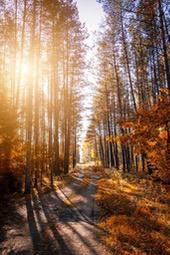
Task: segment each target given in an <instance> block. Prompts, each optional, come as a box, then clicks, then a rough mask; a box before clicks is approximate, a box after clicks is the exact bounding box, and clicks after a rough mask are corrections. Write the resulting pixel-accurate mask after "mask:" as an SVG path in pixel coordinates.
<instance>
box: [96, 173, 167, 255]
mask: <svg viewBox="0 0 170 255" xmlns="http://www.w3.org/2000/svg"><path fill="white" fill-rule="evenodd" d="M169 195H170V192H169V188H168V186H162V185H161V184H155V183H153V182H152V181H150V180H139V179H135V178H134V177H131V178H130V180H129V178H122V177H121V175H119V174H118V173H115V174H113V176H112V178H110V179H108V178H103V179H100V180H99V181H98V192H97V196H96V198H97V202H98V205H99V206H100V207H101V220H100V226H101V227H102V228H104V229H106V230H108V231H109V232H110V235H108V236H107V237H105V236H102V237H101V238H102V239H103V240H104V241H105V242H106V244H107V245H109V246H111V247H112V249H113V254H120V255H121V254H123V255H125V254H129V255H137V254H143V255H144V254H150V255H158V254H160V255H166V254H170V242H169V240H170V214H169V205H170V199H169V198H170V196H169Z"/></svg>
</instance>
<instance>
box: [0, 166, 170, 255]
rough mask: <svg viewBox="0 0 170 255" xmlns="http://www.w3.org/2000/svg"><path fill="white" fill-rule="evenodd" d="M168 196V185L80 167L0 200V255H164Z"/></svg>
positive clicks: (168, 246) (169, 234) (168, 249)
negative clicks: (23, 193)
mask: <svg viewBox="0 0 170 255" xmlns="http://www.w3.org/2000/svg"><path fill="white" fill-rule="evenodd" d="M98 170H100V171H98ZM169 198H170V188H169V186H165V185H161V184H159V183H154V182H153V181H152V180H147V179H139V178H135V177H133V176H130V175H129V176H122V175H120V174H119V173H118V172H117V171H113V170H109V169H108V170H107V169H105V170H102V171H101V169H96V168H94V167H92V166H83V165H82V166H81V167H79V168H78V169H77V171H76V172H74V173H72V174H70V175H69V176H68V177H64V178H61V179H58V180H57V181H56V182H55V187H54V189H53V190H51V189H50V188H49V184H48V182H47V183H45V185H44V188H43V189H42V190H41V191H37V190H34V192H33V194H32V195H31V196H26V197H24V196H19V195H16V194H15V195H13V196H12V197H11V198H10V199H9V200H8V202H6V201H5V200H4V202H2V201H1V204H0V254H1V255H8V254H9V255H15V254H23V255H24V254H25V255H33V254H37V255H38V254H40V255H41V254H42V255H48V254H49V255H53V254H55V255H80V254H81V255H109V254H113V255H128V254H129V255H158V254H159V255H168V254H170V243H169V240H170V214H169V210H168V209H169V205H170V199H169Z"/></svg>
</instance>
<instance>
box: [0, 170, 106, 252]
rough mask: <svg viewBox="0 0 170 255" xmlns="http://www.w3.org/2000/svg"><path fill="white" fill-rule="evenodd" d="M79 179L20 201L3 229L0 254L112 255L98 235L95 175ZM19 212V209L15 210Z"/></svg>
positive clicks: (82, 175)
mask: <svg viewBox="0 0 170 255" xmlns="http://www.w3.org/2000/svg"><path fill="white" fill-rule="evenodd" d="M84 171H85V169H84V168H82V169H81V171H80V173H79V175H78V176H77V177H75V178H71V179H69V181H68V182H67V181H66V184H67V185H66V186H65V187H63V188H60V189H58V190H57V191H50V192H47V193H45V194H42V193H38V192H36V193H34V194H33V195H32V196H27V197H26V198H25V200H23V201H22V200H21V201H20V204H19V205H17V204H16V205H15V206H14V205H13V206H14V207H15V210H14V211H15V213H14V212H12V211H11V213H8V214H9V215H8V217H7V220H6V223H5V225H4V226H3V233H4V234H3V238H1V239H2V240H1V244H0V254H2V255H7V254H10V255H14V254H25V255H27V254H28V255H32V254H40V255H41V254H42V255H45V254H49V255H51V254H52V255H53V254H56V255H109V254H111V253H110V252H109V251H108V249H107V248H106V247H105V246H104V245H103V244H102V243H101V241H100V240H99V238H98V234H100V232H103V230H101V229H99V228H98V226H97V224H96V223H97V218H98V216H99V211H98V208H97V206H96V203H95V192H96V179H97V178H96V175H95V174H94V173H92V174H91V176H90V178H89V180H88V181H84ZM16 208H17V209H16Z"/></svg>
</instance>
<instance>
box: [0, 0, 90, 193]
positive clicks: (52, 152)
mask: <svg viewBox="0 0 170 255" xmlns="http://www.w3.org/2000/svg"><path fill="white" fill-rule="evenodd" d="M0 29H1V33H0V93H1V95H0V97H1V98H0V109H1V113H0V114H1V116H0V118H1V120H0V121H1V122H2V123H0V146H1V152H0V153H1V154H2V155H4V157H5V155H6V163H4V160H3V158H2V157H1V158H0V168H1V170H0V171H1V172H0V175H1V176H2V175H3V172H10V171H13V170H12V169H13V164H14V165H15V164H17V162H16V161H15V157H16V155H15V154H17V153H18V152H17V150H19V151H20V154H19V155H20V160H21V161H22V168H21V169H20V175H21V176H23V174H24V173H23V172H24V171H25V191H26V193H30V190H31V187H32V186H35V187H37V186H38V185H40V184H42V180H43V177H45V176H48V177H49V179H50V182H51V186H53V177H54V175H59V174H61V173H65V174H67V173H68V171H69V167H70V165H72V164H73V166H74V167H75V165H76V160H77V158H78V153H79V146H78V142H79V132H80V121H81V116H80V108H81V101H80V98H81V95H80V91H81V89H80V88H81V85H82V75H83V71H84V68H85V62H84V54H85V50H86V47H85V44H84V39H85V38H86V33H85V29H84V28H83V26H82V25H81V24H80V21H79V17H78V10H77V7H76V4H75V3H74V2H73V1H72V0H69V1H65V0H63V1H45V0H22V1H18V0H13V1H5V0H4V1H3V0H2V1H0ZM4 97H5V98H6V99H5V101H4V100H2V98H4ZM3 104H5V105H3ZM9 109H10V110H9ZM10 112H13V113H14V114H13V115H15V117H14V116H13V117H12V116H11V114H12V113H10ZM4 118H7V119H9V120H8V123H5V124H3V123H4ZM12 120H15V121H12ZM13 122H16V123H14V124H13ZM3 125H6V128H8V129H10V132H11V133H10V134H9V135H8V132H7V130H5V127H4V128H3ZM14 138H15V139H17V146H18V147H17V150H16V148H15V149H14V148H13V147H14V146H13V140H14ZM4 143H6V144H7V143H9V144H8V146H6V147H4ZM7 147H8V149H7ZM21 151H22V153H21ZM7 154H8V155H7ZM14 155H15V156H14ZM7 161H8V163H7ZM8 165H9V166H8ZM18 166H19V164H18Z"/></svg>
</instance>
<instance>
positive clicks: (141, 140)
mask: <svg viewBox="0 0 170 255" xmlns="http://www.w3.org/2000/svg"><path fill="white" fill-rule="evenodd" d="M100 2H102V4H103V8H104V10H105V12H106V21H105V24H104V26H103V27H104V28H103V31H102V32H101V33H100V34H99V36H98V37H99V38H98V59H99V71H98V73H99V74H100V75H99V79H98V86H97V88H96V96H95V98H94V103H93V112H94V114H93V118H92V121H91V125H90V126H89V130H88V132H87V137H86V143H88V144H89V146H91V150H94V149H96V150H97V154H96V159H98V160H100V161H101V162H102V164H103V165H104V166H105V167H115V168H117V169H119V168H122V169H123V171H124V172H131V171H132V170H133V169H134V170H135V172H136V174H137V175H138V174H139V171H140V172H142V173H143V174H144V172H145V171H146V172H149V173H152V172H153V170H155V169H158V168H162V169H164V172H167V171H169V170H168V157H167V156H166V155H167V154H169V149H168V148H169V138H168V137H169V122H170V111H169V108H170V101H169V89H170V86H169V83H170V76H169V70H170V55H169V49H170V40H169V38H170V37H169V36H170V34H169V33H170V15H169V13H170V4H169V1H166V0H153V1H138V2H136V1H133V2H131V1H126V0H121V1H116V0H113V1H107V0H106V1H105V0H103V1H100ZM167 144H168V146H167ZM161 161H163V162H164V164H162V165H161V166H160V162H161ZM165 169H167V170H165Z"/></svg>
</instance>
